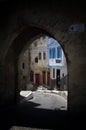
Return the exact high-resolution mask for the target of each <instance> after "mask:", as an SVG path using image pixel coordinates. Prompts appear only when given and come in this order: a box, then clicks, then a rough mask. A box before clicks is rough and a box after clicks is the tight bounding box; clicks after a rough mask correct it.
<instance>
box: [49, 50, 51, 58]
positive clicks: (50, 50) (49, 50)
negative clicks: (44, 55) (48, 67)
mask: <svg viewBox="0 0 86 130" xmlns="http://www.w3.org/2000/svg"><path fill="white" fill-rule="evenodd" d="M49 58H50V59H51V48H50V50H49Z"/></svg>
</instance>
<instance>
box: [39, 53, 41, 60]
mask: <svg viewBox="0 0 86 130" xmlns="http://www.w3.org/2000/svg"><path fill="white" fill-rule="evenodd" d="M39 60H41V52H39Z"/></svg>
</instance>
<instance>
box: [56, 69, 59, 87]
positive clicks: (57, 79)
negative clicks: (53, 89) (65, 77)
mask: <svg viewBox="0 0 86 130" xmlns="http://www.w3.org/2000/svg"><path fill="white" fill-rule="evenodd" d="M56 77H57V78H56V82H57V89H60V70H59V69H57V76H56Z"/></svg>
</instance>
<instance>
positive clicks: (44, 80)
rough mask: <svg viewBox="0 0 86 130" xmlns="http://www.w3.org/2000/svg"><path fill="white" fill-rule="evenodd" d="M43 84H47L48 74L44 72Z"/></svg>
mask: <svg viewBox="0 0 86 130" xmlns="http://www.w3.org/2000/svg"><path fill="white" fill-rule="evenodd" d="M43 84H46V72H43Z"/></svg>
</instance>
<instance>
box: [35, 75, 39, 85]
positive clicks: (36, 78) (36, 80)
mask: <svg viewBox="0 0 86 130" xmlns="http://www.w3.org/2000/svg"><path fill="white" fill-rule="evenodd" d="M39 83H40V74H35V84H36V85H39Z"/></svg>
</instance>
